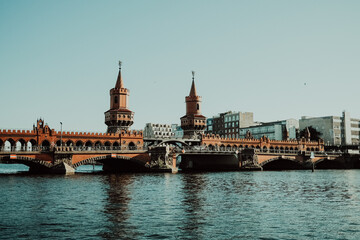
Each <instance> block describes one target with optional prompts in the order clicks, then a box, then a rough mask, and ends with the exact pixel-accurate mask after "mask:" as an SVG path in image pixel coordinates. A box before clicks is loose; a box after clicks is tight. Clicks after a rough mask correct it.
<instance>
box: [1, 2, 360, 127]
mask: <svg viewBox="0 0 360 240" xmlns="http://www.w3.org/2000/svg"><path fill="white" fill-rule="evenodd" d="M359 12H360V1H357V0H355V1H351V0H347V1H343V0H339V1H332V0H318V1H313V0H309V1H307V0H301V1H295V0H294V1H287V0H284V1H281V0H278V1H270V0H267V1H265V0H262V1H257V0H249V1H241V0H235V1H230V0H225V1H218V0H216V1H212V0H206V1H201V0H195V1H194V0H181V1H169V0H153V1H148V0H144V1H139V0H133V1H121V0H118V1H109V0H108V1H100V0H98V1H93V0H71V1H70V0H63V1H55V0H43V1H39V0H32V1H28V0H24V1H20V0H0V108H1V111H0V129H31V128H32V124H34V123H35V122H36V120H37V119H38V118H40V117H41V118H43V119H44V120H45V122H46V123H48V124H49V126H50V128H53V129H55V130H59V129H60V122H62V123H63V130H65V131H90V132H105V131H106V125H105V123H104V112H105V111H107V110H108V109H109V107H110V96H109V90H110V89H111V88H113V87H114V86H115V82H116V77H117V74H118V61H119V60H121V61H122V62H123V65H122V76H123V80H124V85H125V87H126V88H128V89H129V90H130V98H129V109H130V110H132V111H134V112H135V122H134V124H133V126H132V129H143V128H144V126H145V124H146V123H148V122H151V123H167V124H170V123H178V124H179V123H180V117H182V116H183V115H185V96H187V95H188V94H189V92H190V87H191V81H192V75H191V71H192V70H194V71H195V72H196V73H195V83H196V89H197V93H198V95H200V96H202V113H203V115H205V116H207V117H212V116H214V115H217V114H218V113H220V112H225V111H230V110H231V111H241V112H253V113H254V120H255V121H262V122H267V121H276V120H283V119H288V118H295V119H299V118H301V116H329V115H335V116H340V115H341V113H342V111H344V110H346V111H348V112H350V114H351V117H353V118H360V108H359V107H358V106H359V99H360V96H359V89H360V81H359V80H360V27H359V26H360V14H359Z"/></svg>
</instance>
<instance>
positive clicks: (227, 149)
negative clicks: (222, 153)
mask: <svg viewBox="0 0 360 240" xmlns="http://www.w3.org/2000/svg"><path fill="white" fill-rule="evenodd" d="M226 151H229V152H230V151H231V146H230V144H229V145H227V146H226Z"/></svg>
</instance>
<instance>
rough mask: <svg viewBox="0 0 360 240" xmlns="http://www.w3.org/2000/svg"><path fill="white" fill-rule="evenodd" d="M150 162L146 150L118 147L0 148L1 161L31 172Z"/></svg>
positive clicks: (138, 166) (118, 167) (126, 167)
mask: <svg viewBox="0 0 360 240" xmlns="http://www.w3.org/2000/svg"><path fill="white" fill-rule="evenodd" d="M149 161H150V156H149V154H148V152H147V151H146V150H120V149H118V148H112V147H108V148H98V149H95V148H94V149H85V148H79V147H62V148H61V147H56V148H54V149H51V150H50V149H45V150H44V149H37V150H31V151H0V163H7V164H15V163H18V164H24V165H27V166H29V171H31V172H45V173H72V172H74V171H75V169H76V168H77V167H79V166H81V165H85V164H103V169H104V170H105V171H110V172H112V171H119V170H120V171H121V169H123V170H124V171H128V170H130V169H132V170H137V171H145V170H146V168H145V167H144V166H145V164H146V163H147V162H149Z"/></svg>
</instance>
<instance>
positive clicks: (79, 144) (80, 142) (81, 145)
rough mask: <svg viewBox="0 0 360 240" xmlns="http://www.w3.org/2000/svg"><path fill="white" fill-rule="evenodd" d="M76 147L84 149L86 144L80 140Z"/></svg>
mask: <svg viewBox="0 0 360 240" xmlns="http://www.w3.org/2000/svg"><path fill="white" fill-rule="evenodd" d="M75 146H77V147H83V146H84V143H83V142H82V141H81V140H79V141H77V142H76V143H75Z"/></svg>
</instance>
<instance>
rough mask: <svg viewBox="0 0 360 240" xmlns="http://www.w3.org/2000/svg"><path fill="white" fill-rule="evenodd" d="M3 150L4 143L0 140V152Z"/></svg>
mask: <svg viewBox="0 0 360 240" xmlns="http://www.w3.org/2000/svg"><path fill="white" fill-rule="evenodd" d="M3 150H4V141H3V140H1V139H0V152H1V151H3Z"/></svg>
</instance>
